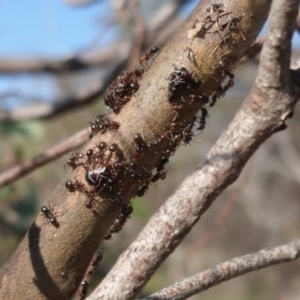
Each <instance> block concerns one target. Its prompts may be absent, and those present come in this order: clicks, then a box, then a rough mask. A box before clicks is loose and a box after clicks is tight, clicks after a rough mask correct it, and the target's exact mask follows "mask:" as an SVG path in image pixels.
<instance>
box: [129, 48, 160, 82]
mask: <svg viewBox="0 0 300 300" xmlns="http://www.w3.org/2000/svg"><path fill="white" fill-rule="evenodd" d="M158 51H159V48H158V47H152V48H151V49H149V50H147V51H146V53H145V54H144V55H143V56H142V57H141V58H140V59H139V63H140V66H139V68H138V69H136V70H134V74H135V75H136V76H137V77H141V76H142V75H143V74H144V71H145V64H146V62H148V60H149V59H150V58H151V57H152V56H153V55H154V54H155V53H157V52H158Z"/></svg>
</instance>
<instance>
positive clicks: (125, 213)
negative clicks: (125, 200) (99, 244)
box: [104, 204, 133, 240]
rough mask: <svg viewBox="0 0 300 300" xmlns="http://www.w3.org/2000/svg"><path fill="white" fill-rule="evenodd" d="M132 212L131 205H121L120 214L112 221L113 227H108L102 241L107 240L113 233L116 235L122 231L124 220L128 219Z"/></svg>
mask: <svg viewBox="0 0 300 300" xmlns="http://www.w3.org/2000/svg"><path fill="white" fill-rule="evenodd" d="M132 212H133V207H132V206H131V204H128V205H127V204H123V206H122V210H121V213H120V214H119V216H118V217H117V218H116V220H115V221H114V223H113V225H112V226H111V227H110V229H109V231H108V233H107V234H106V235H105V237H104V239H105V240H109V239H111V237H112V234H113V233H118V232H120V231H121V230H122V228H123V226H124V224H125V222H126V220H127V219H128V218H129V217H130V215H131V214H132Z"/></svg>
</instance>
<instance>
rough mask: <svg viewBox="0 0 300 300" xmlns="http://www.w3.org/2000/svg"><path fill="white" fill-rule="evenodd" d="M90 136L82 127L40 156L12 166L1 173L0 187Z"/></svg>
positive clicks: (55, 157)
mask: <svg viewBox="0 0 300 300" xmlns="http://www.w3.org/2000/svg"><path fill="white" fill-rule="evenodd" d="M88 136H89V133H88V130H87V128H85V129H82V130H80V131H79V132H77V133H76V134H74V135H72V136H71V137H69V138H68V139H66V140H64V141H62V142H60V143H58V144H56V145H54V146H53V147H51V148H49V149H47V150H46V151H45V152H43V153H41V154H39V155H38V156H36V157H34V158H31V159H29V160H27V161H25V162H23V163H21V164H19V165H17V166H15V167H12V168H10V169H9V170H7V171H4V172H3V173H1V174H0V188H1V187H3V186H5V185H8V184H10V183H12V182H14V181H16V180H17V179H19V178H21V177H23V176H25V175H27V174H28V173H30V172H32V171H34V170H35V169H37V168H38V167H40V166H42V165H44V164H46V163H48V162H50V161H53V160H55V159H58V158H59V157H60V156H62V155H64V154H65V153H67V152H69V151H71V150H72V149H74V148H76V147H79V146H81V145H82V144H83V143H85V142H86V141H87V140H88Z"/></svg>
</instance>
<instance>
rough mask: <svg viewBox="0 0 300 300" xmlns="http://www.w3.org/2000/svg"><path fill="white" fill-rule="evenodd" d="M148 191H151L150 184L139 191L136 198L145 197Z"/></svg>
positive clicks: (146, 184)
mask: <svg viewBox="0 0 300 300" xmlns="http://www.w3.org/2000/svg"><path fill="white" fill-rule="evenodd" d="M148 189H149V182H147V183H145V184H144V185H142V186H141V187H140V188H139V189H138V191H137V192H136V196H138V197H143V196H144V195H145V193H146V192H147V191H148Z"/></svg>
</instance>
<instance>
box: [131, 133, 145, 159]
mask: <svg viewBox="0 0 300 300" xmlns="http://www.w3.org/2000/svg"><path fill="white" fill-rule="evenodd" d="M133 143H134V145H135V149H136V152H137V156H139V155H141V154H143V153H144V151H146V150H147V149H148V144H147V143H146V141H145V140H144V138H143V137H142V136H141V134H139V133H135V134H134V136H133Z"/></svg>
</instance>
